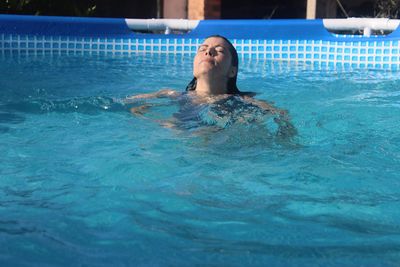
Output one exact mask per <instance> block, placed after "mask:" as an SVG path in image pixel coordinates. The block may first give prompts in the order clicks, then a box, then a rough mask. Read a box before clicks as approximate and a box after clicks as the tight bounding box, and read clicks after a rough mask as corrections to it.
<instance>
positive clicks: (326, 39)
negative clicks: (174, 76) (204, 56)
mask: <svg viewBox="0 0 400 267" xmlns="http://www.w3.org/2000/svg"><path fill="white" fill-rule="evenodd" d="M398 25H399V21H398V20H388V19H355V18H351V19H339V20H337V19H334V20H333V19H325V20H299V19H298V20H204V21H190V20H154V19H151V20H137V19H136V20H135V19H103V18H72V17H46V16H19V15H0V54H3V55H4V54H14V53H17V54H47V53H51V54H71V53H72V54H132V53H144V54H174V55H194V54H195V53H196V50H197V47H198V45H199V44H200V43H201V42H202V41H203V39H204V38H205V37H207V36H210V35H215V34H219V35H223V36H225V37H227V38H229V39H230V40H231V41H232V43H233V44H234V46H235V47H236V49H237V50H238V53H239V55H240V56H241V57H242V58H251V59H253V58H255V59H262V60H266V61H285V62H300V63H305V64H310V65H313V66H319V67H327V68H337V67H352V68H373V69H391V70H400V32H399V31H400V30H399V29H398ZM349 30H350V31H363V33H364V34H357V35H356V34H334V33H331V32H329V31H349ZM373 31H383V32H388V31H393V32H391V33H389V34H386V35H373V34H372V32H373ZM149 32H151V33H149ZM154 32H157V33H154Z"/></svg>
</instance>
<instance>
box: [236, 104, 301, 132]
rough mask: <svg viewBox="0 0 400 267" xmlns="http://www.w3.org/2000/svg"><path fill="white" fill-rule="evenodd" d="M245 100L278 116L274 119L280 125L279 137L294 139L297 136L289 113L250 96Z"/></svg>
mask: <svg viewBox="0 0 400 267" xmlns="http://www.w3.org/2000/svg"><path fill="white" fill-rule="evenodd" d="M243 99H244V100H245V101H246V102H248V103H250V104H253V105H255V106H257V107H259V108H261V109H262V110H264V111H267V112H270V113H271V114H273V115H276V117H275V118H274V121H275V123H276V124H278V127H279V129H278V135H279V136H281V137H293V136H295V135H297V130H296V128H295V127H294V126H293V124H292V123H291V122H290V118H289V115H288V112H287V111H286V110H283V109H278V108H276V107H274V106H272V105H271V104H268V103H267V102H265V101H262V100H258V99H254V98H252V97H249V96H244V97H243Z"/></svg>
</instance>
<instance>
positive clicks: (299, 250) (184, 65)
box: [0, 55, 400, 266]
mask: <svg viewBox="0 0 400 267" xmlns="http://www.w3.org/2000/svg"><path fill="white" fill-rule="evenodd" d="M191 62H192V59H191V58H190V57H186V56H163V55H153V56H151V55H148V56H143V55H130V56H124V55H119V56H118V55H116V56H94V55H86V56H82V55H81V56H74V55H63V56H58V55H37V56H35V55H30V56H24V55H3V56H1V57H0V73H1V76H0V151H1V161H0V266H398V264H399V262H400V224H399V222H400V209H399V202H400V179H399V178H400V174H399V173H400V127H399V121H400V112H399V111H400V91H399V88H400V73H398V72H388V71H379V70H352V69H346V70H343V69H341V70H318V69H314V68H313V67H312V66H307V65H288V64H285V63H280V64H279V63H275V64H272V63H270V62H265V61H257V60H246V59H245V60H242V62H241V72H240V75H239V87H240V88H242V90H250V91H255V92H257V93H258V96H257V98H258V99H264V100H267V101H271V102H274V103H275V105H276V106H278V107H280V108H283V109H287V110H288V111H289V114H290V117H291V121H292V123H293V124H294V125H295V127H296V128H297V131H298V134H297V136H296V137H294V138H292V139H291V140H281V139H279V138H277V136H276V135H275V134H274V132H273V130H271V132H268V131H267V129H266V128H268V127H272V128H273V127H274V126H273V125H270V124H271V123H269V122H266V123H265V124H266V125H267V126H268V127H267V126H266V127H258V125H257V124H253V123H240V122H236V123H232V124H229V125H227V126H226V127H225V128H224V129H222V130H221V129H219V130H218V131H215V130H214V127H213V120H212V119H214V122H215V124H218V123H220V122H221V121H222V125H223V120H224V117H223V116H222V117H221V118H218V117H217V118H210V116H212V114H211V115H210V114H206V115H204V114H203V115H204V116H205V117H204V116H203V117H202V118H201V120H200V121H199V122H197V123H198V125H197V126H196V125H195V127H194V128H195V129H196V130H192V129H185V128H184V127H183V128H181V129H170V128H167V127H163V126H162V125H160V123H159V122H158V121H159V120H161V121H162V120H166V119H168V118H169V117H170V116H171V115H172V114H174V113H176V112H177V110H178V109H179V107H178V106H177V104H176V103H173V102H169V101H168V100H157V101H159V102H157V103H158V104H160V106H156V107H153V108H150V109H149V111H148V113H147V114H145V115H144V116H133V115H131V114H130V112H129V108H130V107H131V106H130V105H126V104H123V103H122V100H123V99H124V98H125V97H126V96H127V95H131V94H137V93H146V92H152V91H155V90H159V89H162V88H173V89H177V90H183V89H184V88H185V86H186V84H187V83H188V81H189V80H190V79H191V64H192V63H191ZM214 115H215V114H214ZM250 115H251V114H250ZM207 116H208V117H207ZM262 119H264V118H262ZM202 120H203V122H204V123H202ZM207 120H208V121H207ZM265 120H266V121H267V120H269V118H268V117H265ZM207 123H208V124H207ZM272 124H273V123H272Z"/></svg>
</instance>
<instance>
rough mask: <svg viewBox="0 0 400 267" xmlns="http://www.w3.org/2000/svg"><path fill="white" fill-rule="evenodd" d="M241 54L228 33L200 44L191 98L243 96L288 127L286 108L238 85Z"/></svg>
mask: <svg viewBox="0 0 400 267" xmlns="http://www.w3.org/2000/svg"><path fill="white" fill-rule="evenodd" d="M238 65H239V60H238V54H237V52H236V49H235V48H234V46H233V45H232V44H231V42H229V40H227V39H226V38H225V37H222V36H219V35H213V36H210V37H208V38H206V39H205V40H204V42H203V43H202V44H201V45H200V47H199V49H198V51H197V54H196V56H195V58H194V62H193V76H194V78H193V79H192V81H191V82H190V83H189V84H188V86H187V87H186V91H187V93H188V95H189V97H190V100H191V101H192V103H194V104H206V103H209V104H211V103H216V102H220V101H223V100H224V99H228V98H229V97H232V96H237V97H240V98H241V100H242V101H244V102H246V103H248V104H252V105H254V106H257V107H258V108H260V109H262V110H263V111H265V112H268V113H270V114H275V115H278V119H276V120H275V121H276V122H277V123H278V125H279V126H283V125H285V127H286V128H288V127H289V128H291V129H292V130H294V127H293V126H291V125H290V123H289V121H288V119H287V118H286V112H285V111H283V110H279V109H277V108H275V107H273V106H271V105H270V104H268V103H266V102H264V101H260V100H257V99H254V98H253V96H254V95H255V94H254V93H251V92H241V91H240V90H239V89H238V88H237V85H236V81H237V75H238V67H239V66H238ZM180 96H182V93H179V92H177V91H174V90H169V89H166V90H161V91H158V92H156V93H151V94H140V95H135V96H131V97H128V99H127V100H128V101H129V100H134V99H149V98H159V97H169V98H179V97H180ZM148 107H149V105H144V106H140V107H134V108H132V109H131V112H132V113H133V114H142V113H143V111H144V110H145V109H146V108H148Z"/></svg>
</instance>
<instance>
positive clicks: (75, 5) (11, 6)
mask: <svg viewBox="0 0 400 267" xmlns="http://www.w3.org/2000/svg"><path fill="white" fill-rule="evenodd" d="M96 2H98V1H96V0H0V13H3V14H29V15H50V16H51V15H58V16H94V15H95V14H96Z"/></svg>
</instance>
